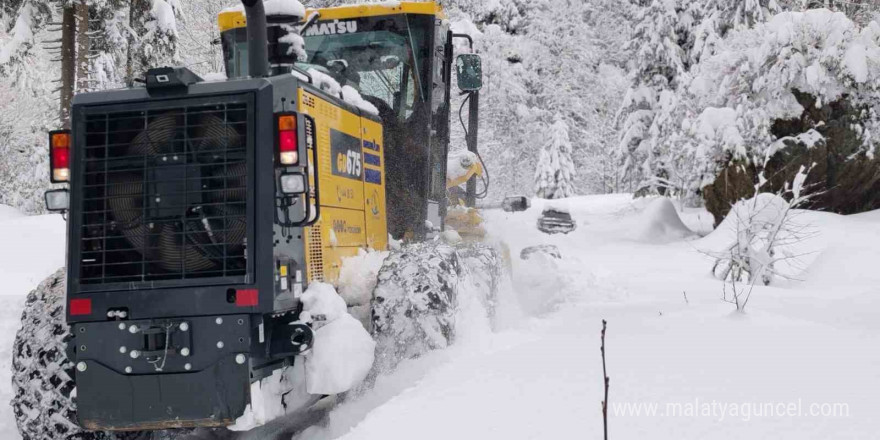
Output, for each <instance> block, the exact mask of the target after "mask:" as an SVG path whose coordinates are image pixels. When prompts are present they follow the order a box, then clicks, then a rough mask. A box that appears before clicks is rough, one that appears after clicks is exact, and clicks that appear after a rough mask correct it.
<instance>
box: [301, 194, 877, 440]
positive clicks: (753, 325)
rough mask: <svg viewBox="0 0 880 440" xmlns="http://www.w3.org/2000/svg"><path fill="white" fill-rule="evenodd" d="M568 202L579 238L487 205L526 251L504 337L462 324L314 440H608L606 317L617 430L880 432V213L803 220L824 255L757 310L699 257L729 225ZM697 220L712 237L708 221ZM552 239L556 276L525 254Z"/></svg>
mask: <svg viewBox="0 0 880 440" xmlns="http://www.w3.org/2000/svg"><path fill="white" fill-rule="evenodd" d="M568 203H569V204H570V206H569V208H570V211H571V214H572V216H573V217H574V218H575V219H576V220H577V222H578V225H579V227H578V229H577V230H576V231H575V232H573V233H571V234H569V235H566V236H547V235H543V234H541V233H539V232H538V231H537V230H536V228H535V222H536V220H537V218H538V216H539V214H540V210H541V203H540V202H539V201H536V203H535V205H534V206H533V207H532V209H530V210H529V211H527V212H525V213H515V214H510V213H504V212H501V211H490V212H488V213H487V217H488V223H489V227H488V229H489V230H490V231H493V232H494V234H495V236H496V238H498V239H499V240H503V241H504V242H506V243H507V244H508V245H509V247H510V250H511V255H512V257H513V268H514V277H513V278H514V283H513V285H514V288H513V289H512V290H513V292H508V293H510V294H511V295H510V296H508V297H507V298H506V300H507V301H514V302H515V303H518V304H519V305H521V306H522V307H520V308H521V309H522V310H521V314H520V315H519V316H517V314H516V313H512V312H511V311H510V307H509V306H510V305H511V304H510V303H507V304H502V305H505V306H508V310H507V311H506V313H503V314H502V319H501V322H499V324H500V326H501V327H502V328H501V329H499V330H497V331H494V332H492V331H490V330H489V329H488V328H487V326H486V325H485V323H482V322H481V321H480V319H479V318H478V317H479V316H480V315H479V314H476V313H473V314H470V316H472V317H477V318H468V317H467V316H464V317H463V318H462V319H463V320H464V321H465V323H466V324H467V325H468V329H469V331H467V332H466V333H465V338H464V340H463V341H461V343H459V344H458V345H457V346H455V347H453V348H451V349H449V350H446V351H444V352H438V353H434V354H432V355H430V356H428V357H427V358H423V359H419V360H416V361H411V362H408V363H404V364H403V365H402V366H401V368H400V370H398V371H397V372H396V373H394V374H392V375H390V376H388V377H385V378H383V379H382V380H381V381H380V382H379V383H378V384H377V386H376V387H375V388H374V389H373V390H371V391H368V392H366V393H365V394H364V395H362V396H361V397H359V398H358V399H355V400H353V401H351V402H348V403H346V404H343V405H342V406H340V407H339V408H337V409H336V410H335V411H334V412H333V413H332V414H331V416H330V420H329V423H328V425H327V426H326V427H321V428H313V429H311V430H309V431H308V432H307V433H304V435H302V436H300V437H299V438H300V439H303V440H305V439H309V440H311V439H329V438H338V439H345V440H354V439H377V438H382V439H408V438H413V437H414V436H415V437H418V438H420V439H444V440H445V439H448V438H498V439H505V440H509V439H569V438H600V436H601V432H602V418H601V410H600V402H601V400H602V394H603V391H602V365H601V357H600V352H599V332H600V329H601V321H602V319H606V320H607V321H608V336H607V353H608V373H609V376H610V377H611V390H610V398H609V400H610V402H611V403H610V405H611V407H610V415H609V423H610V436H611V438H618V439H628V438H629V439H631V438H651V439H713V440H714V439H743V438H774V439H814V438H815V439H829V438H834V439H843V438H847V439H855V438H865V439H867V438H876V437H875V436H876V435H877V432H880V419H878V418H876V417H875V415H876V414H877V413H878V412H880V398H878V397H877V396H876V391H877V390H880V350H877V347H880V319H878V318H880V307H878V306H877V305H878V304H880V300H878V299H876V298H875V295H876V293H875V292H876V291H877V290H878V288H877V287H876V286H877V285H878V283H877V281H880V280H878V278H880V271H877V270H876V269H875V268H874V265H875V262H876V261H878V257H880V215H878V214H877V213H870V214H864V215H860V216H853V217H848V218H844V217H840V216H835V215H830V214H822V213H806V214H804V215H801V216H799V217H798V218H797V221H799V222H803V223H807V224H810V225H811V226H812V227H813V228H815V230H816V232H817V233H818V234H817V235H816V236H815V237H814V238H813V239H812V240H811V241H810V242H809V243H805V244H804V246H807V247H809V246H812V247H813V250H814V251H815V252H816V253H815V254H812V255H808V256H805V257H804V264H805V265H807V269H806V271H805V272H804V273H803V278H804V281H801V282H779V283H777V284H776V285H774V286H773V287H770V288H758V289H757V290H756V292H755V293H754V296H753V298H752V300H751V302H750V303H749V306H748V309H747V313H746V314H745V315H741V314H737V313H734V306H733V305H731V304H728V303H725V302H722V301H721V300H720V297H721V283H720V281H717V280H715V279H714V278H712V277H711V275H710V269H711V266H712V260H711V259H710V258H708V257H706V256H705V255H703V254H702V253H700V252H699V251H698V249H704V248H714V247H715V246H717V245H718V244H719V242H722V241H724V238H725V236H729V235H730V234H729V233H728V232H724V231H719V232H716V233H714V234H712V235H710V236H709V237H707V238H703V239H699V238H698V237H694V236H692V237H690V238H682V235H683V234H681V230H680V228H679V227H678V225H677V224H676V222H675V221H674V219H670V218H668V217H664V215H665V214H664V212H665V210H664V209H662V208H658V207H657V206H654V205H655V204H653V203H652V202H650V201H647V200H638V201H633V200H632V199H631V198H630V197H629V196H626V195H619V196H595V197H579V198H575V199H571V200H569V201H568ZM667 214H668V213H667ZM681 216H682V220H683V221H684V223H685V224H686V225H687V226H688V227H689V228H690V229H691V230H695V231H697V232H700V233H701V234H706V233H708V232H709V231H711V222H712V219H711V216H710V215H709V214H708V213H706V212H704V211H699V210H685V212H684V213H683V214H682V215H681ZM646 231H654V233H655V234H656V235H655V236H653V237H651V236H646ZM542 243H550V244H555V245H557V246H558V247H559V249H560V250H561V253H562V255H563V260H562V261H561V262H560V263H559V264H558V267H557V268H555V269H553V268H552V264H550V265H548V264H538V265H537V267H535V263H534V259H532V260H529V263H526V262H523V261H521V260H520V259H519V258H518V255H519V252H520V251H521V249H523V248H524V247H526V246H531V245H535V244H542ZM545 263H546V262H545ZM835 404H839V405H837V406H835ZM813 410H816V411H817V412H818V413H819V415H818V416H812V414H811V413H812V411H813ZM636 411H641V415H638V414H635V412H636ZM648 411H656V414H655V415H647V414H646V413H647V412H648ZM823 411H825V412H826V414H827V413H829V412H834V411H837V412H842V413H843V415H842V416H839V417H834V416H822V415H821V413H822V412H823ZM676 412H677V413H676Z"/></svg>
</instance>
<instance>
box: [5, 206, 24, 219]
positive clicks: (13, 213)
mask: <svg viewBox="0 0 880 440" xmlns="http://www.w3.org/2000/svg"><path fill="white" fill-rule="evenodd" d="M19 217H24V214H22V212H21V211H19V210H17V209H15V208H13V207H11V206H9V205H0V221H3V220H9V219H13V218H19Z"/></svg>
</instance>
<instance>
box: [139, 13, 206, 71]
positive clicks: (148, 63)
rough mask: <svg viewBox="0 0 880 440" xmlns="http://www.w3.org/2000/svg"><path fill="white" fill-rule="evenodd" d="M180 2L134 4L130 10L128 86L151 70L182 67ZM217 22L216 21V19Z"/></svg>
mask: <svg viewBox="0 0 880 440" xmlns="http://www.w3.org/2000/svg"><path fill="white" fill-rule="evenodd" d="M179 11H180V4H179V3H178V2H177V0H132V1H131V7H130V9H129V27H130V28H131V29H132V30H133V31H134V33H133V34H131V33H130V34H129V43H128V44H129V48H128V63H127V69H126V74H125V79H126V82H127V83H129V84H131V83H132V82H133V81H134V80H135V79H136V78H141V77H143V75H144V73H145V72H146V71H147V69H149V68H151V67H161V66H168V65H174V64H178V63H179V61H180V59H179V55H178V51H177V41H178V34H177V15H178V14H179ZM215 19H216V17H215Z"/></svg>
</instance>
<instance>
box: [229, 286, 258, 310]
mask: <svg viewBox="0 0 880 440" xmlns="http://www.w3.org/2000/svg"><path fill="white" fill-rule="evenodd" d="M259 303H260V291H259V290H257V289H244V290H237V291H235V305H236V306H238V307H254V306H256V305H257V304H259Z"/></svg>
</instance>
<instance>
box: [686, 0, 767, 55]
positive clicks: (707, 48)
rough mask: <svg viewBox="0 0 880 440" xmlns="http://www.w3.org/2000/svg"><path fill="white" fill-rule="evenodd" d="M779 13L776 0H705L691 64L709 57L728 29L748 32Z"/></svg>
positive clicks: (696, 32)
mask: <svg viewBox="0 0 880 440" xmlns="http://www.w3.org/2000/svg"><path fill="white" fill-rule="evenodd" d="M781 11H782V8H781V7H780V6H779V4H778V3H777V1H776V0H706V1H705V2H704V3H702V5H701V11H700V15H701V17H702V19H701V20H700V23H699V25H698V26H697V28H696V31H695V41H694V48H693V50H692V51H691V54H690V59H691V62H694V63H696V62H699V61H700V60H701V59H703V57H706V56H711V55H713V54H714V53H715V48H716V47H717V46H718V43H719V42H720V41H721V39H722V38H724V37H725V36H727V34H728V32H730V31H731V30H734V29H749V28H751V27H753V26H755V25H756V24H757V23H763V22H765V21H767V20H769V19H770V18H771V17H773V16H774V15H776V14H778V13H779V12H781Z"/></svg>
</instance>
